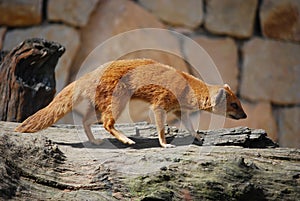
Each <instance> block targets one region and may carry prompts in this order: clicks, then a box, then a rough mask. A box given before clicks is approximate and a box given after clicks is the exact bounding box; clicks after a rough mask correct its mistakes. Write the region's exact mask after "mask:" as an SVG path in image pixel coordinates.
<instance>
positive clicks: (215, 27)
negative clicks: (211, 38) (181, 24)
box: [205, 0, 258, 38]
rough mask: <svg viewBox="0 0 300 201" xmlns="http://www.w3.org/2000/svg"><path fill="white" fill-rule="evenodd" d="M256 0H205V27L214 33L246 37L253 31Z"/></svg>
mask: <svg viewBox="0 0 300 201" xmlns="http://www.w3.org/2000/svg"><path fill="white" fill-rule="evenodd" d="M257 2H258V1H257V0H248V1H236V0H222V1H219V0H207V1H206V13H207V14H206V18H205V28H206V29H207V30H209V31H210V32H212V33H215V34H227V35H231V36H234V37H238V38H248V37H250V36H251V35H252V33H253V27H254V21H255V12H256V9H257V8H256V7H257Z"/></svg>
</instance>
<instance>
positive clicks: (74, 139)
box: [0, 122, 300, 200]
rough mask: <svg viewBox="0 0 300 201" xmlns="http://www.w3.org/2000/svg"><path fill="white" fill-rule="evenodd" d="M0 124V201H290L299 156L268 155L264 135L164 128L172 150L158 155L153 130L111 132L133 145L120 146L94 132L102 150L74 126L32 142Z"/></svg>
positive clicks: (126, 127)
mask: <svg viewBox="0 0 300 201" xmlns="http://www.w3.org/2000/svg"><path fill="white" fill-rule="evenodd" d="M16 125H17V124H16V123H9V122H0V149H1V155H2V157H1V180H3V182H2V183H1V184H0V185H1V190H0V191H1V197H2V198H3V199H8V198H11V199H12V200H24V199H38V200H149V199H154V200H155V199H156V200H184V199H185V200H189V198H191V199H192V200H228V199H230V200H297V198H298V197H299V195H300V189H299V182H300V150H298V149H288V148H278V147H277V148H275V147H276V144H274V143H273V142H272V141H271V140H270V139H268V138H267V135H266V133H265V132H264V131H263V130H251V129H249V128H244V127H241V128H231V129H219V130H209V131H198V132H199V133H202V134H205V140H204V144H203V146H199V145H197V142H196V141H195V142H194V139H193V138H192V137H191V136H190V135H188V133H187V132H186V131H184V130H180V129H176V128H174V127H167V129H166V131H168V138H167V140H168V141H169V142H171V143H172V144H175V145H176V147H175V148H171V149H163V148H161V147H159V144H158V139H157V136H156V131H155V126H154V125H149V124H147V123H144V122H140V123H136V124H121V125H117V127H118V128H119V129H120V130H122V131H123V132H124V133H126V135H127V136H129V137H130V138H131V139H133V140H135V141H136V142H137V143H136V145H134V146H126V145H123V144H121V143H120V142H118V141H117V140H116V139H114V138H112V137H111V136H110V135H109V134H108V133H107V132H106V131H105V130H104V129H103V127H102V126H100V125H96V126H94V127H93V129H92V130H93V132H94V133H95V137H101V138H105V140H104V143H103V144H102V145H97V146H96V145H92V144H90V143H89V142H88V141H87V139H86V136H85V134H84V131H83V129H82V127H81V126H72V125H56V126H54V127H50V128H48V129H46V130H43V131H40V132H38V133H33V134H21V133H16V132H13V129H14V128H15V127H16Z"/></svg>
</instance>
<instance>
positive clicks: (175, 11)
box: [139, 0, 203, 28]
mask: <svg viewBox="0 0 300 201" xmlns="http://www.w3.org/2000/svg"><path fill="white" fill-rule="evenodd" d="M139 3H140V4H141V5H142V6H143V7H145V8H146V9H148V10H150V12H152V13H153V14H155V15H156V16H158V17H159V18H160V19H161V20H163V21H164V22H166V23H168V24H171V25H175V26H186V27H190V28H197V27H198V26H199V25H201V24H202V21H203V3H202V0H186V1H182V0H152V1H148V0H139Z"/></svg>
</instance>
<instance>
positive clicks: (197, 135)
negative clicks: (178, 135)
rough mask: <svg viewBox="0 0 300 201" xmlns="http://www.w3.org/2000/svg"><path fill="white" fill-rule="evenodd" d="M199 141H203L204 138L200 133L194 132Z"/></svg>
mask: <svg viewBox="0 0 300 201" xmlns="http://www.w3.org/2000/svg"><path fill="white" fill-rule="evenodd" d="M193 136H194V137H195V138H196V139H197V140H198V141H199V142H203V141H204V138H203V137H202V136H201V135H199V134H194V135H193Z"/></svg>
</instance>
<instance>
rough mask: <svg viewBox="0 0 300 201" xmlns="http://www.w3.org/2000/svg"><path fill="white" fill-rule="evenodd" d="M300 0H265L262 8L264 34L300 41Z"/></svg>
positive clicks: (261, 18) (275, 37)
mask: <svg viewBox="0 0 300 201" xmlns="http://www.w3.org/2000/svg"><path fill="white" fill-rule="evenodd" d="M299 13H300V1H298V0H285V1H278V0H264V1H263V3H262V6H261V8H260V13H259V14H260V23H261V29H262V32H263V35H264V36H266V37H269V38H274V39H282V40H290V41H300V15H299Z"/></svg>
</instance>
